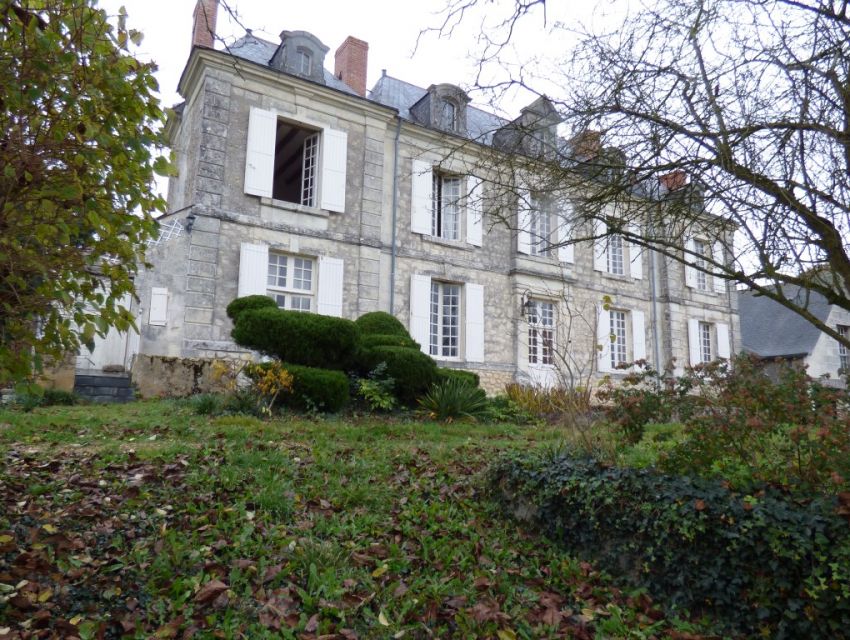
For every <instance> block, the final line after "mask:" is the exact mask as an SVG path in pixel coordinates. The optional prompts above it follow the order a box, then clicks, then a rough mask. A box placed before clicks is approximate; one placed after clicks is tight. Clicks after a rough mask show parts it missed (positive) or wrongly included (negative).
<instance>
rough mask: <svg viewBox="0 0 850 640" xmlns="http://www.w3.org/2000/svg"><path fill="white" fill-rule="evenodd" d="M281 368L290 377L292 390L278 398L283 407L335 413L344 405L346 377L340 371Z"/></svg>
mask: <svg viewBox="0 0 850 640" xmlns="http://www.w3.org/2000/svg"><path fill="white" fill-rule="evenodd" d="M283 366H284V367H285V368H286V370H287V371H289V373H291V374H292V390H291V391H289V392H287V393H283V394H281V396H280V398H281V402H282V403H283V404H285V405H286V406H289V407H293V408H296V409H302V410H318V411H322V412H329V413H336V412H337V411H339V410H340V409H342V408H343V407H344V406H345V405H346V404H348V386H349V385H348V376H346V375H345V374H344V373H343V372H342V371H331V370H329V369H316V368H313V367H302V366H298V365H295V364H288V363H284V365H283Z"/></svg>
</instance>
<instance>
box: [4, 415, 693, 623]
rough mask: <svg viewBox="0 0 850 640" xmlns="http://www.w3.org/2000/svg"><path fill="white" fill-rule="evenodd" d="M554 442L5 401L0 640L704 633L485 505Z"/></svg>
mask: <svg viewBox="0 0 850 640" xmlns="http://www.w3.org/2000/svg"><path fill="white" fill-rule="evenodd" d="M563 435H564V434H563V433H562V432H561V431H559V429H558V428H555V427H546V426H544V427H519V426H515V425H484V424H471V423H454V424H436V423H428V422H419V421H415V420H408V421H404V420H394V419H389V418H360V419H354V418H352V419H345V420H343V419H338V420H337V419H328V420H308V419H304V418H299V417H284V418H278V419H274V420H269V421H262V420H259V419H256V418H252V417H244V416H229V417H218V418H209V417H205V416H198V415H194V414H193V413H192V412H191V411H190V410H189V408H188V407H187V405H186V404H185V403H179V402H174V401H161V402H137V403H133V404H129V405H123V406H81V407H53V408H39V409H36V410H34V411H32V412H31V413H22V412H13V411H9V410H0V500H2V508H0V638H19V637H20V638H26V637H45V638H47V637H71V636H77V637H79V638H81V639H83V640H85V639H87V638H117V637H128V638H148V637H156V638H188V637H196V638H272V637H274V638H280V637H283V638H304V639H306V638H328V639H329V638H342V639H351V638H403V637H404V638H497V639H499V640H506V639H507V640H509V639H512V638H567V637H575V638H593V637H600V638H602V637H605V638H620V637H622V638H651V637H656V638H662V637H678V638H690V637H696V636H695V635H692V634H689V633H688V630H689V629H690V627H689V626H688V625H687V624H685V623H682V622H678V621H670V620H667V619H665V618H664V617H663V616H662V615H661V613H660V612H659V610H658V609H656V608H655V607H654V605H653V604H652V602H651V600H650V599H649V597H648V596H647V595H646V594H640V593H623V592H621V591H620V590H618V589H616V588H615V587H613V586H612V584H611V581H610V579H609V578H607V577H606V576H604V575H601V574H600V573H598V572H597V571H595V570H594V568H593V567H592V566H590V565H589V564H587V563H583V562H580V561H578V560H576V559H573V558H571V557H569V556H568V555H566V554H564V553H563V552H561V551H559V550H558V549H556V548H554V547H553V546H552V545H551V544H550V543H547V542H545V541H543V540H542V539H541V538H538V537H536V536H533V535H530V534H526V533H525V532H523V531H521V530H518V529H517V527H516V525H515V524H513V523H512V522H511V521H509V520H506V519H504V518H503V517H501V516H500V515H499V514H498V513H497V512H495V511H494V510H493V508H492V506H491V505H490V503H489V502H488V501H487V500H486V499H485V498H484V497H483V496H482V495H481V491H480V482H479V481H480V474H481V472H482V471H483V470H484V469H486V467H487V465H488V463H489V462H491V461H492V460H493V459H494V458H495V457H497V456H499V455H502V454H504V453H506V452H508V451H511V450H528V449H531V448H536V447H551V448H553V449H557V448H558V447H559V445H560V443H561V442H562V440H563Z"/></svg>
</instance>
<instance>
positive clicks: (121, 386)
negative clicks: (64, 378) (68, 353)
mask: <svg viewBox="0 0 850 640" xmlns="http://www.w3.org/2000/svg"><path fill="white" fill-rule="evenodd" d="M74 393H76V394H77V395H79V396H81V397H83V398H85V399H87V400H89V401H90V402H98V403H107V402H130V401H131V400H133V399H134V398H135V390H134V389H133V387H132V381H131V380H130V374H128V373H100V372H97V373H93V372H86V373H78V374H77V375H76V377H75V379H74Z"/></svg>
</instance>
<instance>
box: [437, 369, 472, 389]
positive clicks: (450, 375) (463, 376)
mask: <svg viewBox="0 0 850 640" xmlns="http://www.w3.org/2000/svg"><path fill="white" fill-rule="evenodd" d="M447 380H460V381H461V382H465V383H466V384H468V385H469V386H470V387H478V386H479V385H480V384H481V379H480V378H479V377H478V374H477V373H474V372H472V371H464V370H463V369H447V368H445V367H440V368H439V369H437V381H438V382H445V381H447Z"/></svg>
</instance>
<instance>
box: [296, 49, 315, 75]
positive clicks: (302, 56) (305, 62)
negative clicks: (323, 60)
mask: <svg viewBox="0 0 850 640" xmlns="http://www.w3.org/2000/svg"><path fill="white" fill-rule="evenodd" d="M312 72H313V56H312V55H310V52H309V51H307V50H306V49H301V48H299V49H298V73H300V74H302V75H305V76H309V75H310V74H311V73H312Z"/></svg>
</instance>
